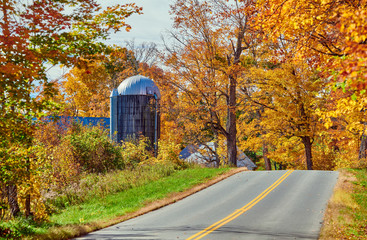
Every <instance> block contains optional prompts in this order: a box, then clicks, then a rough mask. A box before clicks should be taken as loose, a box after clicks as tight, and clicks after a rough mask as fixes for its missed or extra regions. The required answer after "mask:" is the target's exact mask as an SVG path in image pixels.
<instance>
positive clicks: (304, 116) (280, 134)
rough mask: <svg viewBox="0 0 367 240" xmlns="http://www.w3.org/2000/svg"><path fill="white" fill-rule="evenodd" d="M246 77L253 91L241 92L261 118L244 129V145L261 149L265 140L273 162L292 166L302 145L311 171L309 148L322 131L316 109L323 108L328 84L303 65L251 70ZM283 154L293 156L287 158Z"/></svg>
mask: <svg viewBox="0 0 367 240" xmlns="http://www.w3.org/2000/svg"><path fill="white" fill-rule="evenodd" d="M247 76H248V77H249V78H250V79H249V81H250V82H252V84H251V85H252V89H253V90H252V92H251V90H250V89H248V88H247V89H243V91H244V95H245V97H246V98H247V100H248V101H249V102H250V103H252V105H254V107H255V109H256V108H257V109H258V111H261V113H260V114H261V116H260V117H259V116H256V117H255V118H254V119H253V120H252V121H250V123H249V124H247V125H243V129H242V130H243V132H244V135H245V136H247V141H245V142H244V144H245V145H247V147H250V148H252V147H254V146H258V147H261V144H262V141H264V139H265V140H266V142H268V143H271V147H272V148H273V149H276V151H274V152H273V153H272V154H271V156H272V158H273V159H274V160H277V159H279V160H278V161H280V162H281V161H285V160H286V159H288V160H287V161H288V162H290V163H291V164H292V162H293V161H295V160H296V159H299V152H300V151H295V149H297V147H296V145H299V144H301V145H303V149H304V151H303V152H304V156H305V159H306V161H305V162H306V166H307V169H308V170H312V168H313V155H312V144H313V142H314V141H315V140H316V139H317V136H318V135H319V134H320V133H321V132H322V131H323V130H324V128H323V124H322V123H321V121H320V120H319V115H318V114H317V109H319V110H320V109H323V108H324V107H325V103H326V99H327V95H328V91H327V88H326V86H327V80H326V79H322V78H320V76H319V75H318V73H317V71H316V70H315V69H312V68H311V67H310V66H309V65H307V64H306V63H303V62H291V61H288V62H287V63H283V64H281V65H280V66H278V67H276V68H274V69H261V68H252V69H251V70H250V72H249V73H248V75H247ZM256 142H257V143H256ZM255 150H256V149H255ZM282 151H284V153H287V154H289V153H292V152H293V153H294V154H290V155H289V156H290V157H288V158H287V157H284V155H282V154H281V153H282ZM277 154H278V155H279V156H276V155H277ZM297 155H298V156H297Z"/></svg>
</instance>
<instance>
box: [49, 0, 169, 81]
mask: <svg viewBox="0 0 367 240" xmlns="http://www.w3.org/2000/svg"><path fill="white" fill-rule="evenodd" d="M172 1H173V0H97V2H99V3H100V4H101V5H102V6H103V8H106V7H107V6H112V5H115V4H125V3H129V2H134V3H136V5H137V6H139V7H143V14H140V15H138V14H134V15H132V16H130V17H128V18H127V19H126V23H128V24H130V25H131V27H132V29H131V30H130V32H126V31H125V29H122V30H121V31H120V32H117V33H115V34H111V35H110V39H109V40H108V41H107V43H108V44H116V45H119V46H125V42H126V41H130V40H135V43H136V44H140V43H143V42H154V43H156V44H158V46H159V45H160V44H162V40H161V35H162V34H164V32H165V31H166V30H167V29H170V28H171V26H172V20H171V16H170V15H169V10H170V7H169V5H170V4H171V3H172ZM65 71H68V69H66V68H63V69H60V67H59V66H54V67H52V69H50V70H49V71H48V72H47V75H48V77H49V78H50V79H56V78H59V77H61V76H62V75H63V74H65Z"/></svg>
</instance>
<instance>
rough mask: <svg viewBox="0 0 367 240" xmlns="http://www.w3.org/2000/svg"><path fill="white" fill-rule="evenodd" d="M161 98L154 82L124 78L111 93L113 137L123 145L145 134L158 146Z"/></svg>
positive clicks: (138, 78)
mask: <svg viewBox="0 0 367 240" xmlns="http://www.w3.org/2000/svg"><path fill="white" fill-rule="evenodd" d="M160 98H161V94H160V91H159V89H158V87H157V85H156V84H155V83H154V82H153V80H151V79H149V78H147V77H144V76H141V75H137V76H133V77H129V78H127V79H125V80H124V81H123V82H122V83H121V84H120V86H119V87H118V88H117V89H113V90H112V92H111V116H110V118H111V120H110V121H111V122H110V131H111V136H114V137H115V140H116V141H117V142H120V141H122V140H126V139H130V138H137V137H138V136H139V135H144V136H146V137H148V138H149V140H150V141H151V143H152V144H153V143H156V142H157V140H158V138H159V136H160V114H159V100H160ZM114 133H115V134H114Z"/></svg>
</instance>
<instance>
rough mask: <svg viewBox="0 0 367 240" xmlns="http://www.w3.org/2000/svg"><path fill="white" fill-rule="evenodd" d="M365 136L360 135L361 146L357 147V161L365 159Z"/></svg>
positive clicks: (366, 141) (366, 140)
mask: <svg viewBox="0 0 367 240" xmlns="http://www.w3.org/2000/svg"><path fill="white" fill-rule="evenodd" d="M366 151H367V136H366V135H364V134H362V137H361V145H360V147H359V154H358V159H359V160H361V159H364V158H366V157H367V152H366Z"/></svg>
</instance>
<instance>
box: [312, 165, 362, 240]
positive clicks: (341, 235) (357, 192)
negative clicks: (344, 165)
mask: <svg viewBox="0 0 367 240" xmlns="http://www.w3.org/2000/svg"><path fill="white" fill-rule="evenodd" d="M319 239H321V240H325V239H367V170H366V169H358V170H357V169H349V170H345V169H343V170H340V175H339V179H338V182H337V184H336V186H335V189H334V193H333V196H332V197H331V199H330V201H329V204H328V208H327V210H326V213H325V219H324V224H323V227H322V229H321V234H320V238H319Z"/></svg>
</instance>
